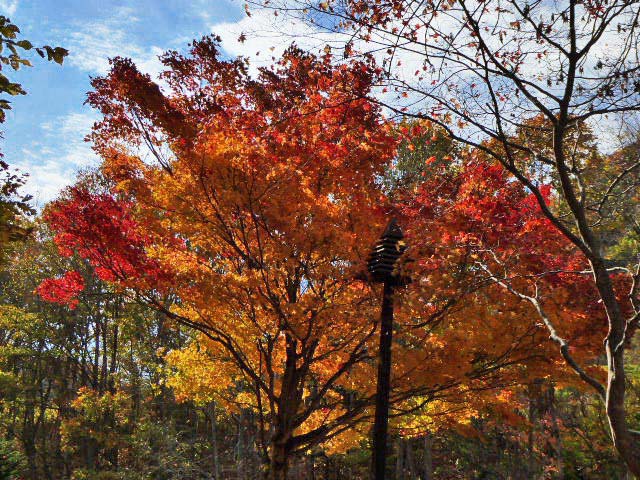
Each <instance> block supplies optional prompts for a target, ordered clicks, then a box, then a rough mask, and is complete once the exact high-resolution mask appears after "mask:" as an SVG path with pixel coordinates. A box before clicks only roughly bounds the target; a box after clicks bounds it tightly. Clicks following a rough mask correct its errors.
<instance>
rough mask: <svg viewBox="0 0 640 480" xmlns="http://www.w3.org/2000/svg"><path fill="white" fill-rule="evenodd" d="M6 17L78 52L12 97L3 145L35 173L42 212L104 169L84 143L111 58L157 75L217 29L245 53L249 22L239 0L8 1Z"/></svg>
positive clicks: (33, 189) (1, 8) (3, 2)
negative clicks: (240, 39)
mask: <svg viewBox="0 0 640 480" xmlns="http://www.w3.org/2000/svg"><path fill="white" fill-rule="evenodd" d="M0 13H1V14H3V15H6V16H8V17H9V18H11V20H12V21H13V22H14V23H16V24H17V25H18V26H19V27H20V28H21V30H22V32H23V34H24V38H27V39H29V40H32V41H33V42H34V43H35V44H45V43H46V44H50V45H54V46H58V45H59V46H62V47H65V48H67V49H68V50H69V52H70V53H69V57H68V58H67V59H66V60H65V64H64V66H62V67H60V66H58V65H55V64H49V63H47V62H44V61H38V60H39V58H34V62H33V63H34V67H33V68H28V69H25V70H21V71H20V72H17V73H14V74H12V75H13V76H12V77H10V78H13V79H15V81H18V82H20V83H22V84H23V86H24V87H25V89H26V90H27V92H28V95H26V96H21V97H17V98H13V99H12V102H13V110H12V111H11V112H10V113H9V115H8V116H7V121H6V123H5V124H4V125H3V126H2V129H3V131H4V137H5V138H4V140H2V141H1V147H0V148H1V149H2V151H3V153H4V154H5V158H6V160H7V161H8V162H9V163H10V164H11V165H13V166H16V167H18V168H20V169H21V170H22V171H24V172H28V173H29V174H30V181H29V184H28V186H27V187H26V189H27V191H28V192H29V193H31V194H33V195H34V196H35V198H36V203H37V204H38V206H40V207H41V206H42V205H43V204H44V203H45V202H46V201H48V200H50V199H52V198H54V197H55V195H56V194H57V193H58V192H59V191H60V189H61V188H63V187H64V186H65V185H68V184H69V183H71V182H72V181H73V178H74V175H75V172H76V171H77V170H78V169H79V168H82V167H86V166H91V165H96V164H97V159H96V158H95V157H94V155H93V153H92V151H91V149H90V146H89V145H88V144H87V143H85V142H84V141H83V138H84V136H85V135H86V134H87V133H88V132H89V130H90V128H91V125H92V124H93V122H94V121H95V120H96V118H97V115H96V113H95V112H93V111H92V110H91V109H90V108H89V107H88V106H86V105H83V102H84V100H85V94H86V92H87V91H88V90H89V89H90V85H89V78H90V76H96V75H100V74H104V73H105V72H106V71H107V68H108V58H109V57H113V56H116V55H121V56H127V57H131V58H133V59H134V61H135V62H136V63H137V64H138V66H139V67H140V69H141V70H143V71H146V72H149V73H151V74H156V73H157V72H158V71H159V69H160V64H159V62H158V60H157V56H158V55H159V54H160V53H161V52H162V51H164V50H166V49H169V48H175V49H184V48H185V46H186V45H187V44H188V43H189V41H191V40H192V39H193V38H196V37H200V36H202V35H203V34H206V33H211V32H212V31H215V32H216V33H218V34H221V35H222V36H223V38H224V39H225V43H228V44H230V47H229V54H231V55H236V54H239V53H244V52H243V51H241V50H238V47H237V42H236V41H235V38H237V32H238V30H239V29H242V28H243V27H246V25H245V24H243V22H246V21H247V17H246V15H245V13H244V9H243V5H242V4H241V3H239V2H234V1H233V0H199V1H188V0H174V1H159V0H138V1H132V0H129V1H126V0H125V1H108V0H0ZM242 48H248V46H247V47H245V46H243V47H242Z"/></svg>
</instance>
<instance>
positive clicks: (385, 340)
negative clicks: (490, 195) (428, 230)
mask: <svg viewBox="0 0 640 480" xmlns="http://www.w3.org/2000/svg"><path fill="white" fill-rule="evenodd" d="M403 237H404V235H403V234H402V230H401V229H400V227H399V226H398V224H397V222H396V220H395V219H391V221H390V222H389V224H388V225H387V228H386V229H385V231H384V233H383V234H382V237H380V240H378V242H377V243H376V244H375V246H374V247H373V250H372V251H371V254H370V255H369V259H368V262H367V269H368V270H369V273H370V274H371V279H372V280H373V281H374V282H376V283H382V284H383V290H382V292H383V293H382V309H381V312H380V351H379V353H378V383H377V387H376V412H375V419H374V424H373V452H372V455H371V471H372V478H373V480H384V475H385V467H386V459H387V458H386V456H387V429H388V424H389V393H390V390H391V340H392V337H393V293H394V290H395V287H396V286H398V285H401V284H402V283H403V281H402V278H401V277H400V276H399V275H398V274H397V272H395V266H396V263H397V261H398V259H399V258H400V255H402V253H403V252H404V250H405V248H406V247H405V246H404V244H403V243H402V238H403Z"/></svg>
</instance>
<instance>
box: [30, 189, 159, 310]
mask: <svg viewBox="0 0 640 480" xmlns="http://www.w3.org/2000/svg"><path fill="white" fill-rule="evenodd" d="M131 209H132V204H131V203H130V202H127V201H119V200H117V199H116V198H115V197H114V196H112V195H109V194H93V193H90V192H89V191H88V190H87V189H86V188H84V187H82V186H80V187H72V188H70V189H69V190H68V191H67V192H66V195H65V197H64V198H62V199H60V200H58V201H56V202H53V203H52V204H51V205H50V206H49V208H48V209H47V211H46V212H45V215H44V218H45V220H46V221H47V222H48V224H49V226H50V227H51V229H52V230H53V231H54V232H55V233H56V234H57V235H56V237H55V242H56V244H57V245H58V248H59V250H60V253H61V254H62V255H65V256H70V255H73V254H74V253H77V254H78V255H80V256H81V257H82V258H85V259H87V260H88V261H89V263H90V264H91V265H92V266H93V267H94V269H95V272H96V274H97V276H98V277H99V278H100V279H102V280H105V281H116V280H117V281H120V282H122V283H123V284H124V285H131V284H140V283H143V284H145V285H154V286H155V287H156V288H160V287H162V285H163V284H164V283H165V282H166V281H167V280H168V277H169V274H168V273H167V272H166V271H163V270H162V269H161V268H160V266H159V265H158V263H157V262H156V261H155V260H153V259H151V258H149V256H148V255H147V253H146V250H145V249H146V247H148V246H149V245H150V244H151V242H152V239H151V236H150V235H149V234H143V233H141V231H140V229H139V228H138V224H137V222H136V221H135V220H133V218H132V213H131ZM45 283H46V282H45ZM45 283H43V284H42V285H41V288H39V290H38V291H39V292H45V290H46V285H45ZM47 285H49V284H47ZM62 286H63V285H60V287H62ZM45 295H46V292H45ZM43 298H44V297H43Z"/></svg>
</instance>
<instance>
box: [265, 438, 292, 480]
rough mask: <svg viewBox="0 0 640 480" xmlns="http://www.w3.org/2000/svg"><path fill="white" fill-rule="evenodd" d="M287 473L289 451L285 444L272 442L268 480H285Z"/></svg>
mask: <svg viewBox="0 0 640 480" xmlns="http://www.w3.org/2000/svg"><path fill="white" fill-rule="evenodd" d="M288 473H289V451H288V449H287V446H286V443H284V442H274V443H273V445H272V446H271V458H270V464H269V471H268V475H267V479H268V480H287V475H288Z"/></svg>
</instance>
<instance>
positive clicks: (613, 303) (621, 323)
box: [591, 261, 640, 477]
mask: <svg viewBox="0 0 640 480" xmlns="http://www.w3.org/2000/svg"><path fill="white" fill-rule="evenodd" d="M591 265H592V268H593V272H594V277H595V281H596V286H597V288H598V292H599V293H600V296H601V298H602V302H603V304H604V307H605V311H606V313H607V318H608V320H609V333H608V334H607V338H606V340H605V350H606V352H607V367H608V375H607V391H606V396H605V407H606V410H607V419H608V420H609V427H610V430H611V437H612V439H613V444H614V446H615V447H616V449H617V450H618V453H619V454H620V456H621V457H622V459H623V460H624V461H625V463H626V464H627V466H628V467H629V470H630V471H631V473H633V474H634V475H635V476H636V477H640V434H636V433H634V432H632V431H631V430H630V429H629V426H628V424H627V412H626V409H625V393H626V381H625V371H624V351H625V344H624V342H625V334H626V327H627V322H626V320H625V318H624V316H623V314H622V312H621V311H620V304H619V303H618V300H617V299H616V296H615V291H614V289H613V285H612V283H611V278H610V277H609V272H608V271H607V269H606V267H605V265H604V262H593V261H592V262H591Z"/></svg>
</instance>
